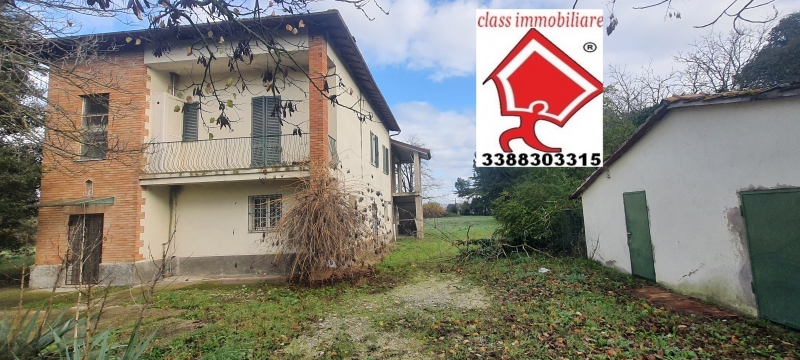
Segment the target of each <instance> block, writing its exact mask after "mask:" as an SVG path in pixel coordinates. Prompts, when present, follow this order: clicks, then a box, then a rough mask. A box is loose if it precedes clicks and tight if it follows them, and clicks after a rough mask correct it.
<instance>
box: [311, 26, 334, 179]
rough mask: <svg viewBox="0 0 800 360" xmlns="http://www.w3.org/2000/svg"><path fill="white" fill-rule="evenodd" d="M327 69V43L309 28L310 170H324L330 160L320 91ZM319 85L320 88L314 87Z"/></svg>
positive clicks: (325, 104) (325, 112)
mask: <svg viewBox="0 0 800 360" xmlns="http://www.w3.org/2000/svg"><path fill="white" fill-rule="evenodd" d="M327 73H328V43H327V42H326V41H325V36H324V34H322V33H321V32H320V31H318V30H315V29H313V28H312V29H310V30H309V33H308V74H309V76H310V78H311V81H312V82H313V84H316V87H315V86H314V85H313V84H309V89H308V90H309V93H310V94H309V105H308V110H309V140H310V146H309V155H310V163H311V171H312V172H315V171H319V170H325V169H326V168H327V166H328V163H329V162H330V149H329V148H328V146H329V144H328V102H329V101H330V100H328V98H326V97H325V94H323V93H322V92H321V90H322V89H324V86H325V83H324V82H325V81H327V79H326V78H325V75H326V74H327ZM317 88H319V90H318V89H317Z"/></svg>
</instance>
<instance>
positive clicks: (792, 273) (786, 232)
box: [741, 189, 800, 328]
mask: <svg viewBox="0 0 800 360" xmlns="http://www.w3.org/2000/svg"><path fill="white" fill-rule="evenodd" d="M741 196H742V207H743V214H744V219H745V225H746V226H747V241H748V247H749V250H750V263H751V266H752V269H753V291H755V295H756V302H757V304H758V313H759V316H761V317H763V318H766V319H769V320H772V321H775V322H778V323H781V324H784V325H788V326H791V327H794V328H800V300H798V299H800V281H798V277H797V276H798V275H797V274H800V189H786V190H767V191H749V192H743V193H741Z"/></svg>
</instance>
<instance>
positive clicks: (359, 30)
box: [82, 0, 800, 202]
mask: <svg viewBox="0 0 800 360" xmlns="http://www.w3.org/2000/svg"><path fill="white" fill-rule="evenodd" d="M376 1H378V3H380V4H381V6H382V7H384V8H387V9H390V14H389V15H384V14H382V13H381V12H380V11H379V10H378V9H377V8H375V7H374V5H369V6H367V7H366V8H365V10H366V11H367V13H368V14H369V15H370V16H372V17H374V20H372V21H370V20H368V19H367V18H366V17H365V16H364V14H363V13H361V12H360V11H359V10H357V9H355V8H353V6H352V5H348V4H343V3H337V2H335V1H332V0H326V1H323V2H321V3H316V4H313V8H314V9H316V10H326V9H330V8H337V9H339V10H340V11H341V12H342V16H343V18H344V20H345V22H346V23H347V25H348V27H349V29H350V31H351V32H352V34H353V36H355V38H356V42H357V45H358V46H359V49H360V50H361V52H362V54H363V55H364V57H365V58H366V61H367V64H368V65H369V67H370V70H371V71H372V74H373V76H374V78H375V80H376V81H377V83H378V86H379V87H380V89H381V91H382V93H383V95H384V97H385V98H386V100H387V102H388V103H389V105H390V106H391V108H392V111H393V113H394V115H395V118H397V120H398V122H399V124H400V127H401V128H402V130H403V131H402V133H401V134H400V136H399V138H400V139H401V140H402V139H404V138H406V137H407V136H410V135H416V136H417V137H418V138H419V139H420V140H422V141H423V142H424V143H425V145H426V146H427V147H429V148H431V150H432V155H433V158H432V160H431V161H430V163H429V164H430V167H431V168H432V170H433V172H434V175H435V176H436V177H437V178H438V179H440V181H441V183H442V184H443V188H442V190H441V193H442V199H441V201H442V202H446V201H452V198H453V196H452V191H453V183H454V182H455V180H456V178H457V177H468V176H470V175H471V172H472V169H471V167H472V156H473V152H474V148H475V56H476V55H475V26H474V19H475V10H476V9H479V8H508V9H520V8H569V7H571V6H572V3H573V2H574V1H572V0H526V1H522V0H492V1H478V0H376ZM730 1H732V0H674V1H673V2H672V3H673V5H672V6H673V8H674V10H676V11H679V12H680V13H681V15H682V16H681V19H680V20H675V19H668V18H667V17H666V16H665V12H666V10H667V9H666V8H665V7H663V6H661V7H656V8H653V9H649V10H634V9H633V6H642V5H648V4H652V3H655V2H657V1H656V0H618V1H617V2H616V5H615V8H614V9H613V10H614V13H615V14H616V16H617V18H618V19H619V25H618V27H617V30H616V31H615V32H614V33H613V34H612V35H611V36H608V37H606V38H605V40H604V62H605V63H606V64H608V65H624V66H627V67H628V68H629V69H631V70H634V71H636V70H637V69H640V68H641V67H642V66H643V65H646V64H651V65H652V68H653V69H654V70H655V71H656V72H660V73H666V72H668V71H669V70H670V69H671V68H673V67H674V66H675V65H674V64H673V62H672V56H673V55H676V54H677V53H678V52H680V51H685V50H686V49H687V46H688V45H689V44H690V43H693V42H694V41H696V40H697V39H698V38H699V37H700V36H703V35H707V34H708V33H709V31H718V32H728V31H730V30H731V29H732V28H731V22H730V20H729V19H722V20H721V21H720V22H719V23H718V24H717V25H715V27H714V28H706V29H696V28H694V26H695V25H702V24H704V23H707V22H709V21H711V20H713V18H714V17H716V16H717V15H718V14H719V13H720V12H721V11H722V10H723V9H724V8H725V7H726V6H727V5H728V4H729V3H730ZM738 2H739V3H742V4H743V3H745V2H746V0H738ZM608 3H610V1H607V0H580V1H579V7H583V8H602V9H604V10H606V16H607V15H608V14H609V11H610V10H611V9H610V8H609V7H608V6H609V5H608ZM775 6H776V8H777V10H778V11H779V12H780V13H781V14H782V15H785V14H788V13H791V12H794V11H797V10H800V0H777V1H776V2H775ZM771 11H772V9H771V8H769V7H764V8H763V11H762V12H760V13H753V14H752V16H753V17H755V18H758V17H759V16H765V15H766V14H769V13H770V12H771ZM90 26H91V28H90V27H89V26H86V25H84V29H83V31H82V32H92V30H94V31H96V32H108V31H118V30H122V29H125V26H124V25H122V24H120V23H119V22H116V21H114V20H112V19H109V20H101V21H97V20H93V21H92V24H91V25H90Z"/></svg>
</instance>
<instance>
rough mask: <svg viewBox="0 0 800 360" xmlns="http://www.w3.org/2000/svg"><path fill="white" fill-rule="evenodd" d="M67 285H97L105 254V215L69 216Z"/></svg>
mask: <svg viewBox="0 0 800 360" xmlns="http://www.w3.org/2000/svg"><path fill="white" fill-rule="evenodd" d="M67 239H69V252H70V253H69V256H68V257H67V279H66V280H67V284H68V285H78V284H96V283H97V282H98V280H99V278H100V260H101V258H102V252H103V214H87V215H70V216H69V234H68V237H67Z"/></svg>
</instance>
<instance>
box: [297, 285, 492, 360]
mask: <svg viewBox="0 0 800 360" xmlns="http://www.w3.org/2000/svg"><path fill="white" fill-rule="evenodd" d="M487 306H488V300H487V296H486V294H485V292H484V290H483V289H482V288H478V287H473V286H471V285H468V284H466V283H465V282H462V281H461V279H458V278H455V277H445V276H436V275H430V276H427V277H423V278H419V279H416V281H414V282H412V283H410V284H408V285H403V286H399V287H397V288H395V289H392V290H391V291H389V292H387V293H383V294H376V295H371V296H368V297H366V298H364V299H362V300H360V301H359V302H357V303H354V304H353V305H352V306H351V307H349V308H348V309H346V310H344V311H341V312H339V313H332V314H330V315H329V316H327V317H326V318H325V319H324V320H323V321H322V322H320V323H319V324H318V325H317V326H318V329H317V330H316V331H315V332H314V333H313V334H307V335H302V336H300V337H298V338H296V339H294V341H292V342H291V343H290V344H289V345H288V346H286V347H285V348H284V349H283V350H282V352H283V353H284V354H286V355H291V356H294V357H300V358H303V359H313V358H317V357H323V356H325V355H326V352H327V355H330V356H336V355H337V354H334V352H337V351H338V352H341V351H348V352H349V353H350V354H348V356H352V355H358V357H360V358H373V359H400V358H402V359H423V358H426V357H424V356H422V355H421V354H420V353H421V348H422V345H423V344H422V342H421V341H420V340H419V339H417V338H415V337H414V336H413V335H412V334H410V333H407V332H403V333H401V332H398V331H386V330H384V329H382V328H380V327H381V326H382V324H383V323H382V322H380V319H381V318H383V317H386V316H391V315H402V314H404V313H407V312H410V311H416V310H424V309H442V308H451V309H459V310H476V309H484V308H486V307H487ZM337 344H339V345H341V344H350V345H349V346H348V347H346V348H340V347H337Z"/></svg>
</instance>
